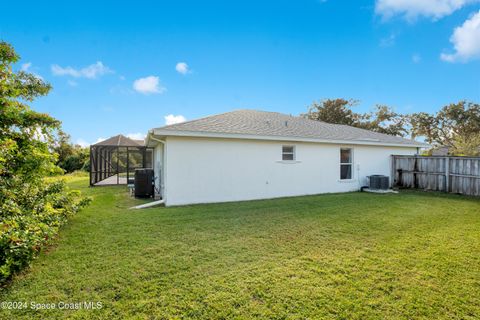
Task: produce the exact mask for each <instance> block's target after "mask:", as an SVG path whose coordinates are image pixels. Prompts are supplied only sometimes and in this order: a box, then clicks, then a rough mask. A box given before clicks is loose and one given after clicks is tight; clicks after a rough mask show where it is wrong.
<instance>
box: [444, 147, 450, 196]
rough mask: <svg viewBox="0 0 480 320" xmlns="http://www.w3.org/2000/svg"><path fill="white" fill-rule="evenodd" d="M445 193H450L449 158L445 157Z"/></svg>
mask: <svg viewBox="0 0 480 320" xmlns="http://www.w3.org/2000/svg"><path fill="white" fill-rule="evenodd" d="M445 192H447V193H448V192H450V157H448V156H447V157H445Z"/></svg>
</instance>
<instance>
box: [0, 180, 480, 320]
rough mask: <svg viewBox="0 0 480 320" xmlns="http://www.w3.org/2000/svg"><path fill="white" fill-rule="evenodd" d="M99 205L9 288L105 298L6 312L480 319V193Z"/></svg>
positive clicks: (27, 296)
mask: <svg viewBox="0 0 480 320" xmlns="http://www.w3.org/2000/svg"><path fill="white" fill-rule="evenodd" d="M70 184H71V185H72V186H73V187H75V188H80V189H82V190H83V191H84V192H85V193H86V194H89V195H91V196H93V198H94V200H93V202H92V204H91V205H90V206H89V207H88V208H87V209H84V210H83V211H82V212H80V213H79V214H78V215H77V216H76V217H74V218H73V219H72V220H71V222H70V223H69V225H68V226H67V227H66V228H64V229H63V230H62V232H61V235H60V238H59V240H58V241H57V245H56V246H55V247H52V248H51V249H50V250H49V252H47V253H45V254H42V256H41V257H40V258H39V259H37V260H36V261H35V262H34V263H33V265H32V267H31V268H30V269H29V270H27V271H26V272H25V273H24V274H23V275H20V276H17V277H16V278H15V279H14V281H13V282H12V284H11V285H10V286H9V287H8V288H6V289H3V290H2V293H1V294H0V300H1V301H23V302H27V303H28V304H30V303H31V302H35V303H57V304H58V303H59V302H81V301H93V302H97V301H100V302H101V303H102V304H103V308H102V309H100V310H93V311H92V310H85V309H82V310H78V311H74V310H58V309H55V310H36V311H34V310H30V309H25V310H5V309H3V310H0V318H1V319H22V318H25V319H47V318H48V319H50V318H74V319H75V318H78V319H91V318H101V319H120V318H135V319H156V318H158V319H162V318H168V319H169V318H197V319H209V318H210V319H221V318H253V317H257V318H277V319H300V318H315V319H318V318H327V319H329V318H330V319H338V318H340V319H341V318H344V319H412V318H424V319H427V318H428V319H469V318H470V319H478V318H479V317H480V201H479V200H478V199H472V198H466V197H461V196H456V195H441V194H436V193H422V192H402V193H401V194H397V195H395V194H390V195H375V194H367V193H349V194H331V195H320V196H309V197H299V198H285V199H278V200H266V201H251V202H241V203H228V204H213V205H196V206H186V207H176V208H175V207H174V208H154V209H147V210H128V209H127V208H128V207H129V206H130V205H132V204H134V203H137V202H135V200H132V199H130V198H129V197H128V195H127V192H126V190H125V188H123V187H100V188H87V184H88V181H87V178H85V177H72V178H70Z"/></svg>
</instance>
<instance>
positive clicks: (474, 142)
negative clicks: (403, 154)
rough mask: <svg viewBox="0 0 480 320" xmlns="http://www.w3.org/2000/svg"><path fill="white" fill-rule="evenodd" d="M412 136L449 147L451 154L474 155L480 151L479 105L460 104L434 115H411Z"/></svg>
mask: <svg viewBox="0 0 480 320" xmlns="http://www.w3.org/2000/svg"><path fill="white" fill-rule="evenodd" d="M409 118H410V124H411V127H412V137H424V138H425V140H426V141H427V142H428V143H430V144H433V145H435V146H446V147H449V150H451V151H450V153H451V154H463V155H475V154H478V149H479V148H480V143H479V137H478V136H479V133H480V105H479V104H477V103H473V102H467V101H460V102H458V103H452V104H449V105H446V106H444V107H443V108H442V109H441V110H440V111H438V112H437V113H436V114H428V113H425V112H419V113H414V114H412V115H410V117H409Z"/></svg>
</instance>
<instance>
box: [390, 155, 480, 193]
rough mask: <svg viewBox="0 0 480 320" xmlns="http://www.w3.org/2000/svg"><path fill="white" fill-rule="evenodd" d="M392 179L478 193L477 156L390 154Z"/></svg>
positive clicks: (404, 184) (395, 182) (479, 166)
mask: <svg viewBox="0 0 480 320" xmlns="http://www.w3.org/2000/svg"><path fill="white" fill-rule="evenodd" d="M392 183H393V185H394V186H399V187H404V188H416V189H425V190H435V191H444V192H452V193H461V194H465V195H472V196H480V157H450V156H445V157H444V156H400V155H393V156H392Z"/></svg>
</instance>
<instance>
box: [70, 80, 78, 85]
mask: <svg viewBox="0 0 480 320" xmlns="http://www.w3.org/2000/svg"><path fill="white" fill-rule="evenodd" d="M67 84H68V85H69V86H70V87H76V86H78V83H77V82H76V81H74V80H68V81H67Z"/></svg>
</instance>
